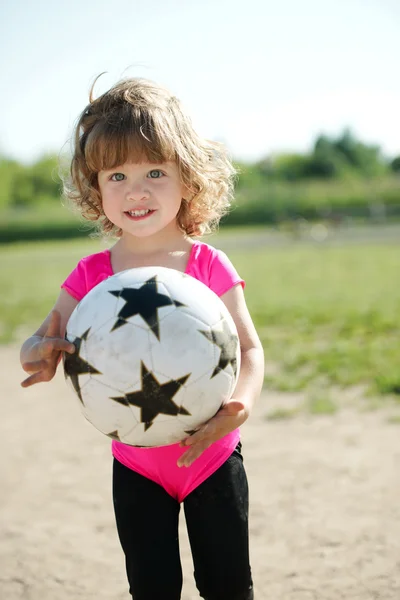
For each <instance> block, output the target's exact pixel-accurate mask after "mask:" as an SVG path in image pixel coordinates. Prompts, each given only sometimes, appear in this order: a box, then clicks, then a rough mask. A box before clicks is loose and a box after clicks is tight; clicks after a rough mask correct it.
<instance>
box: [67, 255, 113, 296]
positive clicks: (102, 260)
mask: <svg viewBox="0 0 400 600" xmlns="http://www.w3.org/2000/svg"><path fill="white" fill-rule="evenodd" d="M112 274H113V272H112V267H111V262H110V252H109V250H103V251H102V252H96V254H90V255H89V256H85V257H84V258H82V259H81V260H80V261H79V262H78V264H77V265H76V267H75V269H74V270H73V271H72V273H70V274H69V275H68V277H67V279H66V280H65V281H64V283H63V284H62V285H61V287H62V288H63V289H64V290H65V291H67V292H68V294H70V295H71V296H72V297H73V298H75V300H78V302H80V301H81V300H82V298H83V297H84V296H86V294H87V293H88V292H90V290H91V289H92V288H94V287H95V286H96V285H97V284H99V283H100V282H101V281H104V279H107V277H110V276H111V275H112Z"/></svg>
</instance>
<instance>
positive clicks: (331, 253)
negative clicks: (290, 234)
mask: <svg viewBox="0 0 400 600" xmlns="http://www.w3.org/2000/svg"><path fill="white" fill-rule="evenodd" d="M230 257H231V259H232V260H233V262H234V263H235V265H236V267H237V268H238V270H239V272H240V273H241V274H243V276H244V278H245V279H246V282H247V300H248V305H249V308H250V311H251V313H252V315H253V318H254V321H255V324H256V326H257V329H258V331H259V334H260V337H261V339H262V342H263V346H264V349H265V356H266V361H267V362H268V361H271V362H272V363H274V364H278V365H279V366H280V367H279V369H274V372H273V374H272V375H269V376H268V377H267V384H268V385H269V386H271V387H273V388H275V389H280V390H284V391H292V390H301V389H308V388H310V386H311V385H312V384H313V385H314V386H315V384H317V385H318V386H319V387H320V388H321V387H323V386H324V385H328V386H330V385H337V386H350V385H354V384H359V383H365V384H366V385H367V386H369V387H370V389H371V391H373V392H374V393H380V394H399V393H400V369H399V364H400V344H399V334H400V276H399V273H400V253H399V247H398V246H397V245H395V244H393V245H389V244H385V245H383V244H382V245H376V246H373V245H358V246H353V245H347V246H342V247H334V246H331V247H326V246H325V247H321V246H318V247H315V246H314V247H313V246H301V245H292V246H289V247H286V248H268V249H266V248H264V249H256V250H246V251H242V252H239V251H237V252H234V253H230Z"/></svg>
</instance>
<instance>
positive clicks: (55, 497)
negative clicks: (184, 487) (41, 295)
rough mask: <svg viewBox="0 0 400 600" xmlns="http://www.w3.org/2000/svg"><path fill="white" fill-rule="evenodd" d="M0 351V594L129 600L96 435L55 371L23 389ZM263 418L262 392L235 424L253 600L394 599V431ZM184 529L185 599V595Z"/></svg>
mask: <svg viewBox="0 0 400 600" xmlns="http://www.w3.org/2000/svg"><path fill="white" fill-rule="evenodd" d="M0 357H1V364H2V367H3V376H2V384H1V387H2V390H1V408H2V410H1V420H0V423H1V424H0V427H1V436H0V445H1V446H0V457H1V458H0V460H1V481H2V486H1V496H0V511H1V523H0V565H1V569H0V598H1V600H78V599H85V600H95V599H96V600H101V599H106V598H107V599H110V600H111V599H112V600H128V598H129V596H128V594H127V585H126V581H125V572H124V564H123V557H122V552H121V550H120V547H119V543H118V540H117V536H116V531H115V527H114V517H113V511H112V503H111V493H110V475H111V458H110V449H109V442H108V440H107V438H105V437H103V436H102V435H101V434H99V433H98V432H96V431H95V430H94V429H93V428H92V427H91V426H90V425H89V424H87V423H86V421H85V420H84V419H83V418H82V417H81V415H80V413H79V409H78V407H77V405H76V404H75V402H74V399H73V398H72V397H71V396H70V392H69V391H68V389H67V388H66V386H65V383H64V381H63V379H62V376H60V375H61V374H59V376H58V377H57V380H56V381H54V382H52V383H51V384H43V385H42V386H36V387H34V388H32V389H31V390H29V391H26V390H22V389H21V388H20V387H19V381H20V379H21V376H22V372H21V370H20V368H19V363H18V353H17V349H16V348H3V349H0ZM273 400H274V402H275V403H276V402H278V401H279V397H276V396H274V398H273ZM267 410H268V397H267V396H264V397H263V398H262V399H261V400H260V402H259V404H258V406H257V408H256V410H255V412H254V414H253V415H252V417H251V419H250V420H249V422H248V423H247V424H246V426H245V427H244V428H243V440H244V453H245V462H246V466H247V471H248V476H249V481H250V486H251V552H252V565H253V572H254V580H255V589H256V599H257V600H268V599H271V600H314V599H316V600H340V599H342V598H343V599H344V598H346V599H351V600H358V599H360V600H361V599H362V600H367V599H378V598H379V599H380V600H399V599H400V427H399V426H398V425H394V424H392V425H391V424H389V423H388V422H387V421H386V416H385V414H383V413H358V412H350V411H341V412H340V413H339V414H338V415H336V416H334V417H313V418H311V417H306V416H304V417H298V418H296V419H295V420H291V421H277V422H271V421H266V419H265V415H266V413H267ZM181 529H182V553H183V565H184V572H185V582H184V591H183V594H182V600H194V599H195V598H198V595H197V593H196V589H195V587H194V584H193V579H192V566H191V559H190V553H189V551H188V545H187V539H186V535H185V530H184V526H183V523H182V528H181ZM160 600H161V599H160Z"/></svg>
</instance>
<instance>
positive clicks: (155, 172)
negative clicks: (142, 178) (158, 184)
mask: <svg viewBox="0 0 400 600" xmlns="http://www.w3.org/2000/svg"><path fill="white" fill-rule="evenodd" d="M163 175H164V173H163V172H162V171H160V170H159V169H153V171H150V172H149V173H148V174H147V177H149V178H150V179H160V177H163Z"/></svg>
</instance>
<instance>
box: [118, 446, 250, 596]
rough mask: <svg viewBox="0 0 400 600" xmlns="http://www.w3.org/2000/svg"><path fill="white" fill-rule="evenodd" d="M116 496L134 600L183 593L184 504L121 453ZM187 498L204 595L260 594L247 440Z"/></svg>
mask: <svg viewBox="0 0 400 600" xmlns="http://www.w3.org/2000/svg"><path fill="white" fill-rule="evenodd" d="M182 468H184V467H182ZM113 498H114V509H115V516H116V522H117V529H118V535H119V538H120V541H121V545H122V548H123V550H124V553H125V558H126V571H127V575H128V581H129V585H130V593H131V595H132V597H133V599H134V600H180V597H181V589H182V567H181V561H180V555H179V540H178V516H179V510H180V504H179V503H178V502H177V501H176V500H174V499H173V498H172V496H170V495H169V494H168V493H167V492H166V491H165V490H164V488H163V487H161V486H160V485H158V484H157V483H155V482H154V481H151V480H150V479H147V478H146V477H143V476H142V475H139V474H138V473H135V472H134V471H132V470H131V469H128V468H127V467H125V466H124V465H122V464H121V463H119V462H118V461H117V460H114V475H113ZM183 504H184V510H185V518H186V525H187V530H188V536H189V541H190V546H191V550H192V556H193V563H194V576H195V580H196V585H197V589H198V590H199V592H200V595H201V597H202V598H204V599H205V600H253V585H252V579H251V571H250V564H249V544H248V485H247V477H246V473H245V470H244V467H243V460H242V456H241V454H240V445H239V446H238V447H237V448H236V450H235V451H234V452H233V454H232V455H231V456H230V457H229V458H228V460H227V461H226V462H225V463H224V464H223V465H222V466H221V467H220V468H219V469H218V470H217V471H216V472H215V473H213V474H212V475H211V476H210V477H209V478H208V479H206V480H205V481H204V482H203V483H202V484H200V485H199V486H198V487H197V488H196V489H195V490H193V492H191V493H190V494H189V495H188V496H187V497H186V498H185V500H184V503H183Z"/></svg>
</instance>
